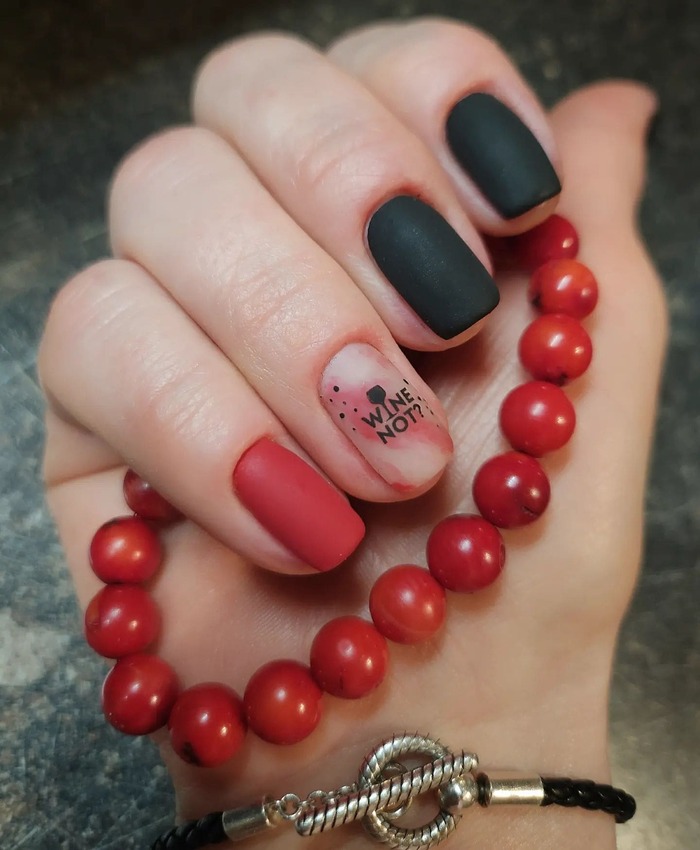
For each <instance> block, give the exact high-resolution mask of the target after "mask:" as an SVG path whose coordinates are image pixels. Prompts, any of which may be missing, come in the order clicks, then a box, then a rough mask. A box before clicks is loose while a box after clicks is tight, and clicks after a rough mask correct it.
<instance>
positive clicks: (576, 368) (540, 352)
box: [518, 313, 593, 384]
mask: <svg viewBox="0 0 700 850" xmlns="http://www.w3.org/2000/svg"><path fill="white" fill-rule="evenodd" d="M518 353H519V354H520V360H521V362H522V364H523V366H524V367H525V368H526V369H527V371H528V372H529V373H530V374H531V375H532V377H533V378H537V379H538V380H540V381H550V383H552V384H566V383H567V382H568V381H571V380H573V379H574V378H578V377H579V376H580V375H583V373H584V372H585V371H586V369H588V367H589V365H590V363H591V358H592V357H593V346H592V344H591V338H590V337H589V336H588V334H587V333H586V330H585V328H584V327H583V325H581V324H580V322H577V321H576V319H572V318H571V316H563V315H560V314H558V313H555V314H552V315H545V316H540V317H539V318H537V319H535V321H534V322H531V324H530V325H528V327H527V328H525V331H524V333H523V335H522V336H521V337H520V346H519V349H518Z"/></svg>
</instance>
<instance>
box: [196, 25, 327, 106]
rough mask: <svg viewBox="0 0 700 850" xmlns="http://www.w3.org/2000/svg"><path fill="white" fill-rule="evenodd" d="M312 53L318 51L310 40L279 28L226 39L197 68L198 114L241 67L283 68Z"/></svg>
mask: <svg viewBox="0 0 700 850" xmlns="http://www.w3.org/2000/svg"><path fill="white" fill-rule="evenodd" d="M310 52H313V53H317V50H316V48H315V47H314V46H313V45H312V44H311V43H310V42H308V41H306V40H305V39H303V38H302V37H301V36H298V35H295V34H294V33H289V32H283V31H277V30H262V31H259V32H255V33H253V34H250V35H242V36H239V37H238V38H234V39H232V40H230V41H227V42H225V43H224V44H222V45H220V46H219V47H217V48H216V49H215V50H213V51H212V52H211V53H209V54H208V55H207V56H205V57H204V59H203V60H202V62H201V64H200V66H199V68H198V69H197V72H196V74H195V77H194V83H193V86H192V91H193V94H192V100H193V103H194V105H195V113H197V111H198V106H199V105H200V104H201V103H207V102H208V101H209V97H208V95H209V94H211V93H213V92H216V91H217V90H218V89H219V88H220V87H221V85H222V84H224V83H228V81H229V80H230V79H231V78H232V77H239V71H240V69H243V70H244V71H245V72H246V74H248V73H250V71H251V69H252V70H253V71H255V70H257V69H260V70H261V71H262V70H264V71H266V72H268V71H269V70H270V68H271V66H274V65H275V64H278V65H279V66H281V67H284V66H285V65H286V64H288V63H289V62H291V61H294V59H295V58H299V57H300V56H306V55H308V54H309V53H310Z"/></svg>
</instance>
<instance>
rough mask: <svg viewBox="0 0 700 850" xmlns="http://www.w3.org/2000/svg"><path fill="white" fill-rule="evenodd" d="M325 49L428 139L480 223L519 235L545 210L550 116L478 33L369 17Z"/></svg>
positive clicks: (551, 193) (550, 183)
mask: <svg viewBox="0 0 700 850" xmlns="http://www.w3.org/2000/svg"><path fill="white" fill-rule="evenodd" d="M329 56H330V58H331V59H332V60H333V61H334V62H336V63H337V64H338V65H340V66H341V67H343V68H345V69H346V70H348V71H350V72H351V73H353V74H354V75H356V76H357V77H358V78H359V79H360V80H361V81H362V82H363V83H364V84H365V85H366V86H367V87H368V88H369V89H370V90H371V91H372V92H373V93H374V94H375V95H377V97H379V98H380V99H381V100H382V101H383V102H384V103H385V104H386V105H387V106H388V107H389V109H391V110H392V111H393V112H394V114H395V115H396V116H397V117H398V118H400V119H401V121H402V122H403V123H404V124H405V125H406V126H407V127H409V128H410V129H411V130H412V131H413V132H414V133H415V134H416V135H417V136H419V137H420V138H421V139H422V140H423V141H424V142H425V144H426V145H427V146H428V147H429V148H430V150H431V151H432V152H433V155H434V156H435V158H436V159H437V160H438V162H439V163H440V164H441V165H442V167H443V169H444V170H445V172H446V173H447V174H448V175H449V177H450V178H451V180H452V184H453V186H454V189H455V191H456V193H457V195H458V197H459V198H460V200H461V202H462V204H463V205H464V207H465V208H466V210H467V211H468V213H469V215H470V216H471V218H472V220H473V221H474V222H475V223H476V225H477V227H478V228H479V229H480V230H482V231H484V232H487V233H492V234H498V235H506V234H510V233H518V232H521V231H523V230H528V229H529V228H531V227H532V226H534V225H535V224H537V223H538V222H539V221H541V220H543V219H544V218H546V217H547V216H548V215H550V214H551V212H552V210H553V209H554V206H555V205H556V201H557V196H558V195H559V192H560V189H561V185H560V182H559V177H558V176H557V171H558V170H559V166H558V163H559V156H558V154H557V150H556V145H555V143H554V137H553V135H552V132H551V129H550V127H549V123H548V121H547V117H546V115H545V113H544V111H543V109H542V107H541V106H540V105H539V103H538V101H537V98H536V97H535V95H534V93H533V92H532V90H531V89H530V88H529V86H528V85H527V84H526V83H525V81H524V80H523V79H522V77H521V76H520V74H519V73H518V72H517V70H516V69H515V67H514V66H513V64H512V63H511V61H510V60H509V58H508V57H507V56H506V55H505V54H504V53H503V51H502V50H501V49H500V47H499V46H498V45H497V44H496V43H495V42H494V41H493V40H492V39H491V38H489V37H488V36H486V35H485V34H484V33H482V32H480V31H479V30H476V29H473V28H472V27H468V26H465V25H463V24H460V23H456V22H454V21H448V20H445V19H441V18H417V19H415V20H413V21H411V22H410V23H395V22H391V23H383V24H378V25H377V24H373V25H371V26H369V27H366V28H362V29H359V30H355V31H352V32H350V33H349V34H348V35H344V36H343V37H342V38H341V39H339V40H338V41H337V42H335V43H334V44H333V45H331V47H330V49H329ZM552 163H553V164H552Z"/></svg>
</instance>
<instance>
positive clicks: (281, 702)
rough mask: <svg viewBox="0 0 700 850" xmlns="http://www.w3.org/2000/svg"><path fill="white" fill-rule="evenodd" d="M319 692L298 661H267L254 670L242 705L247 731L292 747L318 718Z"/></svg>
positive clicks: (305, 669) (315, 724)
mask: <svg viewBox="0 0 700 850" xmlns="http://www.w3.org/2000/svg"><path fill="white" fill-rule="evenodd" d="M322 697H323V692H322V691H321V689H320V688H319V686H318V685H317V684H316V682H315V681H314V680H313V677H312V676H311V671H310V670H309V668H308V667H306V666H305V665H303V664H300V663H299V662H298V661H286V660H282V661H271V662H270V663H269V664H265V665H264V666H263V667H261V668H260V669H259V670H257V671H256V672H255V673H254V674H253V676H252V678H251V679H250V681H249V682H248V687H247V688H246V689H245V694H244V695H243V705H244V706H245V713H246V717H247V718H248V725H249V726H250V728H251V729H252V730H253V732H255V734H256V735H258V736H259V737H260V738H262V739H263V740H264V741H269V742H270V743H271V744H296V743H297V742H298V741H303V740H304V738H306V737H307V736H308V735H310V734H311V733H312V732H313V731H314V729H315V728H316V726H318V722H319V720H320V719H321V713H322V702H321V699H322Z"/></svg>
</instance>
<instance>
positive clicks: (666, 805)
mask: <svg viewBox="0 0 700 850" xmlns="http://www.w3.org/2000/svg"><path fill="white" fill-rule="evenodd" d="M238 5H239V8H237V9H235V10H234V9H233V4H231V3H228V2H223V0H221V2H211V0H200V2H198V3H196V4H194V3H188V2H185V0H168V2H165V0H154V1H153V2H149V3H138V2H136V0H122V2H119V3H117V2H116V0H99V2H94V0H78V2H72V3H71V2H68V0H64V2H51V0H45V1H44V2H41V0H37V2H33V3H27V2H23V3H20V2H15V0H9V2H7V3H5V4H4V13H5V18H4V21H3V28H2V34H1V35H0V39H1V40H2V50H1V51H0V56H1V58H0V197H1V198H2V204H1V205H0V482H2V483H1V484H0V566H1V569H0V736H1V741H2V746H1V747H0V789H2V790H1V791H0V835H2V847H3V848H5V849H6V850H14V848H17V850H19V848H22V850H63V849H64V848H65V850H117V848H119V850H130V848H134V849H135V850H136V849H137V848H138V850H140V848H145V847H147V846H148V845H149V841H150V840H152V839H153V837H154V835H155V834H157V833H158V831H159V830H160V829H161V828H164V827H165V826H167V825H169V823H170V820H171V817H172V795H171V791H170V788H169V784H168V780H167V777H166V775H165V772H164V770H163V768H162V767H161V766H160V765H159V763H158V758H157V755H156V752H155V750H154V748H152V747H151V746H150V744H149V743H148V742H145V741H140V740H137V741H133V740H127V739H125V738H122V737H121V736H117V735H115V734H114V733H113V732H112V731H111V730H110V729H108V728H107V727H106V725H105V723H104V722H103V719H102V717H101V715H100V712H99V708H98V691H99V681H100V679H101V674H102V672H103V667H102V665H101V663H100V661H99V660H97V659H96V658H94V657H93V656H92V655H91V654H90V653H89V651H88V650H87V649H86V648H85V647H84V645H83V642H82V638H81V635H80V628H79V617H78V614H77V609H76V605H75V602H74V600H73V594H72V590H71V586H70V583H69V580H68V577H67V575H66V572H65V568H64V566H63V561H62V555H61V551H60V549H59V546H58V544H57V542H56V538H55V535H54V531H53V529H52V526H51V523H50V520H49V518H48V516H47V514H46V511H45V508H44V506H43V502H42V494H41V487H40V483H39V480H40V452H41V445H42V402H41V397H40V393H39V389H38V386H37V381H36V374H35V355H36V344H37V340H38V338H39V335H40V331H41V326H42V322H43V319H44V316H45V314H46V310H47V307H48V304H49V302H50V299H51V297H52V295H53V294H54V293H55V292H56V290H57V288H58V287H59V286H60V284H61V282H62V281H63V280H64V279H65V278H67V277H68V276H69V275H70V274H71V273H73V272H74V271H75V270H76V269H78V268H80V267H81V266H83V265H85V264H87V263H89V262H92V261H94V260H95V259H96V258H98V257H100V256H102V255H104V254H105V253H106V238H105V225H104V216H103V198H104V192H105V188H106V184H107V181H108V179H109V175H110V173H111V171H112V169H113V167H114V165H115V163H116V162H117V160H118V159H119V158H120V157H121V156H122V154H123V153H124V152H125V151H126V150H127V149H128V148H130V147H131V146H132V145H133V144H134V143H135V142H137V141H138V140H139V139H141V138H142V137H143V136H144V135H146V134H148V133H149V132H151V131H153V130H155V129H157V128H159V127H161V126H163V125H166V124H172V123H176V122H180V121H184V120H186V119H187V96H188V84H189V80H190V77H191V74H192V71H193V69H194V68H195V66H196V65H197V63H198V61H199V60H200V58H201V57H202V56H203V55H204V54H205V53H206V52H207V50H209V49H210V48H211V47H212V46H214V45H215V44H216V43H218V42H219V41H221V40H223V39H224V38H226V37H229V36H231V35H234V34H237V33H240V32H245V31H248V30H252V29H256V28H259V27H282V28H285V29H290V30H294V31H297V32H300V33H303V34H305V35H306V36H308V37H310V38H312V39H314V40H316V41H319V42H321V43H323V42H325V41H327V40H328V39H329V38H331V37H332V36H334V35H335V34H337V33H339V32H341V31H342V30H344V29H345V28H346V27H349V26H353V25H357V24H360V23H364V22H367V21H370V20H373V19H375V18H377V17H386V16H406V15H411V14H415V13H418V12H429V13H439V14H446V15H452V16H455V17H459V18H464V19H465V20H468V21H470V22H471V23H473V24H475V25H477V26H480V27H483V28H484V29H486V30H488V31H490V32H491V33H493V34H494V35H495V36H496V37H497V38H498V39H499V40H500V41H501V42H502V43H503V44H504V45H505V47H506V48H507V49H508V50H509V51H510V52H511V54H512V56H513V57H514V58H515V60H516V62H517V63H518V64H519V66H520V67H521V68H522V70H523V72H524V73H525V75H526V77H527V78H528V79H529V80H530V81H531V82H532V84H533V85H534V87H535V88H536V90H537V91H538V92H539V93H540V94H541V96H542V97H543V99H544V101H545V102H546V103H552V102H554V101H555V100H556V99H557V98H558V97H560V96H561V95H563V94H564V93H566V92H567V91H569V90H571V89H572V88H575V87H577V86H579V85H580V84H582V83H585V82H587V81H590V80H594V79H596V78H599V77H605V76H629V77H635V78H638V79H641V80H645V81H647V82H649V83H650V84H651V85H652V86H653V87H654V88H655V89H656V90H657V91H658V92H659V94H660V96H661V102H662V109H661V115H660V119H659V122H658V125H657V128H656V132H655V135H654V138H653V141H652V144H651V160H650V179H649V188H648V193H647V198H646V201H645V204H644V207H643V229H644V232H645V235H646V236H647V238H648V240H649V244H650V246H651V251H652V254H653V256H654V258H655V261H656V263H657V264H658V266H659V268H660V269H661V272H662V274H663V276H664V278H665V280H666V284H667V288H668V297H669V303H670V310H671V317H672V335H671V344H670V351H669V356H668V362H667V368H666V377H665V382H664V386H663V391H662V400H661V410H660V416H659V424H658V431H657V440H656V451H655V460H654V463H653V468H652V473H651V480H650V484H649V492H648V499H647V540H646V550H645V569H644V573H643V576H642V579H641V583H640V585H639V589H638V591H637V594H636V597H635V601H634V603H633V606H632V609H631V611H630V613H629V616H628V619H627V622H626V625H625V627H624V630H623V634H622V638H621V641H620V649H619V655H618V661H617V666H616V676H615V681H614V687H613V695H612V747H613V762H614V773H615V780H616V782H618V783H619V784H621V785H622V786H623V787H629V788H630V789H632V790H634V791H635V792H636V793H637V796H638V800H639V804H640V813H639V815H638V817H637V818H636V819H635V820H634V821H632V823H631V824H629V825H628V826H627V827H625V828H621V829H620V830H619V840H620V847H621V848H622V850H632V848H634V850H652V848H653V850H691V848H694V847H698V846H700V824H699V822H698V807H697V795H696V793H695V792H696V787H697V777H698V763H700V728H699V722H698V715H699V712H700V647H699V641H698V636H699V628H698V613H697V611H698V599H700V566H699V560H700V558H699V554H700V552H699V549H700V547H699V545H698V540H699V539H700V487H698V483H697V482H698V479H699V478H700V454H699V452H698V431H699V427H700V354H699V352H698V336H699V335H700V288H699V287H698V275H699V273H700V248H699V245H700V243H699V242H698V239H697V228H698V220H699V219H700V156H698V139H700V5H699V4H698V3H697V2H695V0H686V2H683V0H668V2H665V3H659V2H658V0H588V2H583V0H581V2H576V0H539V2H538V0H491V2H489V3H477V2H475V0H461V2H460V0H451V2H450V0H443V2H439V0H434V2H418V0H357V2H356V3H352V4H351V3H333V2H323V0H318V1H317V2H313V0H308V2H307V0H299V2H296V3H287V2H283V1H282V0H279V2H265V0H263V2H259V3H257V4H255V5H254V9H252V10H250V11H248V10H247V8H248V7H247V4H238Z"/></svg>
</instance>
